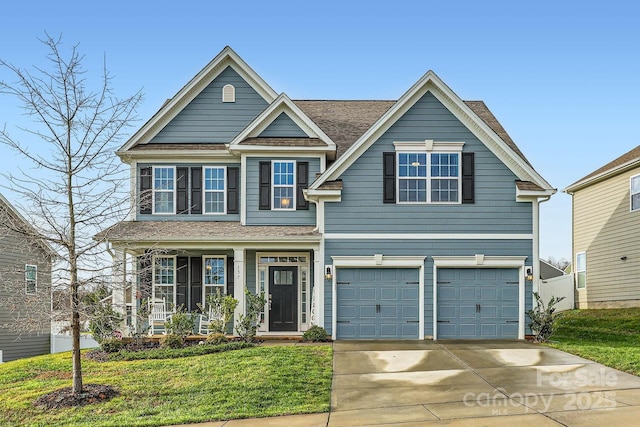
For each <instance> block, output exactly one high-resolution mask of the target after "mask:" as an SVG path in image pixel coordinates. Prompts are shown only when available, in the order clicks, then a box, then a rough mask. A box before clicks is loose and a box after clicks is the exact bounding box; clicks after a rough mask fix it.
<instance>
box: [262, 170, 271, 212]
mask: <svg viewBox="0 0 640 427" xmlns="http://www.w3.org/2000/svg"><path fill="white" fill-rule="evenodd" d="M259 208H260V210H269V209H271V162H260V204H259Z"/></svg>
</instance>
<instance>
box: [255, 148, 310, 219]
mask: <svg viewBox="0 0 640 427" xmlns="http://www.w3.org/2000/svg"><path fill="white" fill-rule="evenodd" d="M271 160H295V161H298V162H309V181H308V182H313V180H314V179H315V176H316V174H317V173H319V172H320V159H319V158H313V157H303V158H281V157H278V158H266V157H264V158H261V157H249V158H248V159H247V197H246V199H247V225H315V223H316V206H315V205H314V204H313V203H309V209H308V210H291V211H285V210H260V209H258V207H259V203H258V202H259V190H260V189H259V176H258V174H259V164H260V162H266V161H269V162H270V161H271Z"/></svg>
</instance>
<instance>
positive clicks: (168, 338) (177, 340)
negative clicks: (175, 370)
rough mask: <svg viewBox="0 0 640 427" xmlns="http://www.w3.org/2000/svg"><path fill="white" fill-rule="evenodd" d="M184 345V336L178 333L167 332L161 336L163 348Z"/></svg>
mask: <svg viewBox="0 0 640 427" xmlns="http://www.w3.org/2000/svg"><path fill="white" fill-rule="evenodd" d="M182 346H184V338H183V337H182V336H180V335H178V334H167V335H163V336H162V338H160V347H162V348H181V347H182Z"/></svg>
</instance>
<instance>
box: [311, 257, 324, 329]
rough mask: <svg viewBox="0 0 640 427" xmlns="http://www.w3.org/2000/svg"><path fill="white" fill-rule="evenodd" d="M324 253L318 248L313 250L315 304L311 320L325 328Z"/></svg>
mask: <svg viewBox="0 0 640 427" xmlns="http://www.w3.org/2000/svg"><path fill="white" fill-rule="evenodd" d="M323 263H324V253H323V251H320V250H318V249H314V250H313V278H314V280H313V302H314V306H313V307H311V309H312V310H313V313H312V316H311V320H312V322H313V324H314V325H318V326H322V327H323V328H324V313H323V310H322V309H321V307H322V304H321V301H322V300H321V299H320V298H321V290H323V289H324V287H323V284H324V265H323Z"/></svg>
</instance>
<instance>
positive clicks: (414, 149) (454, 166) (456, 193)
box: [385, 141, 464, 203]
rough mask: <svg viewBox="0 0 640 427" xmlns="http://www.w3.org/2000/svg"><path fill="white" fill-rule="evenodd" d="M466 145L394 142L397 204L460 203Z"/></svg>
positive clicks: (458, 143)
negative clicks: (463, 152) (464, 148)
mask: <svg viewBox="0 0 640 427" xmlns="http://www.w3.org/2000/svg"><path fill="white" fill-rule="evenodd" d="M463 144H464V143H461V142H440V143H437V142H436V143H434V142H433V141H424V142H396V143H394V145H395V147H396V156H397V160H396V161H397V174H396V185H397V194H398V199H397V201H398V203H461V191H460V189H461V186H462V183H461V181H462V170H461V169H462V168H461V167H460V165H461V155H462V146H463ZM385 167H387V166H385ZM385 175H386V172H385Z"/></svg>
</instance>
